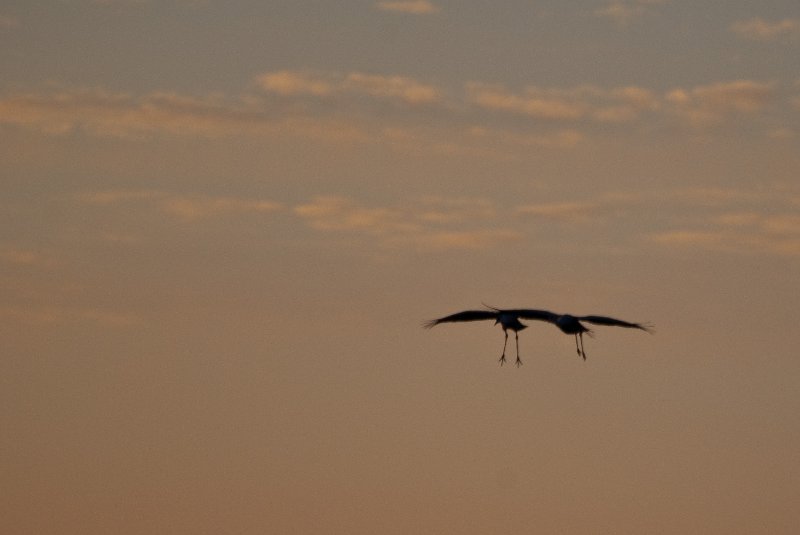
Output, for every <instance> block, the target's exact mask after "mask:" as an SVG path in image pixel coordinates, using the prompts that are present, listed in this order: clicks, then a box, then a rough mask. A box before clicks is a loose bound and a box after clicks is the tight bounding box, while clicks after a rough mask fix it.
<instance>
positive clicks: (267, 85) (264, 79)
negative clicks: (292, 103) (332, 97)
mask: <svg viewBox="0 0 800 535" xmlns="http://www.w3.org/2000/svg"><path fill="white" fill-rule="evenodd" d="M257 81H258V83H259V84H260V85H261V88H262V89H264V90H266V91H270V92H272V93H277V94H279V95H314V96H317V97H321V96H326V95H329V94H331V93H333V91H334V85H335V84H336V83H337V82H336V80H327V79H325V78H323V77H320V76H315V75H312V74H310V73H306V72H297V71H276V72H268V73H265V74H262V75H261V76H259V77H258V78H257Z"/></svg>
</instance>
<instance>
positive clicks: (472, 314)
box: [423, 310, 497, 329]
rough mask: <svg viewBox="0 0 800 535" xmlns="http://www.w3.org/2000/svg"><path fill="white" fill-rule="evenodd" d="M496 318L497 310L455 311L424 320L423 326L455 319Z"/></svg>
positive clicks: (449, 321) (431, 325) (428, 326)
mask: <svg viewBox="0 0 800 535" xmlns="http://www.w3.org/2000/svg"><path fill="white" fill-rule="evenodd" d="M493 319H497V312H493V311H491V310H465V311H463V312H456V313H455V314H451V315H449V316H445V317H443V318H439V319H435V320H430V321H426V322H425V323H424V324H423V327H425V328H426V329H430V328H431V327H435V326H436V325H439V324H440V323H451V322H456V321H479V320H493Z"/></svg>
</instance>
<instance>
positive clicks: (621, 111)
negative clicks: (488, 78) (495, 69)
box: [467, 83, 661, 123]
mask: <svg viewBox="0 0 800 535" xmlns="http://www.w3.org/2000/svg"><path fill="white" fill-rule="evenodd" d="M467 101H468V102H470V103H472V104H474V105H476V106H479V107H481V108H484V109H488V110H495V111H503V112H508V113H515V114H520V115H527V116H530V117H533V118H536V119H543V120H551V121H568V122H570V121H571V122H575V121H579V120H583V119H589V120H593V121H596V122H601V123H605V122H616V123H621V122H629V121H633V120H636V119H638V118H639V117H640V115H641V114H642V113H643V112H645V111H655V110H657V109H659V107H660V105H661V104H660V102H659V99H658V97H657V96H656V94H655V93H653V92H652V91H649V90H647V89H644V88H641V87H635V86H628V87H619V88H614V89H610V90H607V89H601V88H598V87H594V86H578V87H574V88H566V89H544V88H540V87H535V86H531V87H528V88H526V90H525V91H524V92H523V93H521V94H519V93H512V92H509V91H508V90H506V89H505V88H503V87H502V86H491V85H486V84H479V83H470V84H467Z"/></svg>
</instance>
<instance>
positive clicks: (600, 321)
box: [578, 316, 653, 334]
mask: <svg viewBox="0 0 800 535" xmlns="http://www.w3.org/2000/svg"><path fill="white" fill-rule="evenodd" d="M578 319H579V320H581V321H588V322H589V323H594V324H595V325H610V326H612V327H626V328H628V329H641V330H643V331H645V332H648V333H650V334H653V326H652V325H651V324H649V323H631V322H629V321H623V320H618V319H615V318H609V317H606V316H579V317H578Z"/></svg>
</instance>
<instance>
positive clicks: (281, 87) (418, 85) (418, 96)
mask: <svg viewBox="0 0 800 535" xmlns="http://www.w3.org/2000/svg"><path fill="white" fill-rule="evenodd" d="M258 83H259V84H260V86H261V88H262V89H263V90H264V91H267V92H271V93H276V94H279V95H284V96H296V95H311V96H315V97H324V96H329V95H333V94H351V95H352V94H355V95H365V96H368V97H371V98H376V99H384V100H395V101H400V102H404V103H406V104H430V103H433V102H436V101H438V100H440V99H441V91H440V90H439V89H437V88H436V87H434V86H432V85H429V84H425V83H422V82H420V81H418V80H415V79H413V78H409V77H406V76H397V75H389V76H386V75H378V74H365V73H361V72H351V73H348V74H341V73H310V72H303V71H277V72H269V73H264V74H262V75H261V76H259V77H258Z"/></svg>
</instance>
